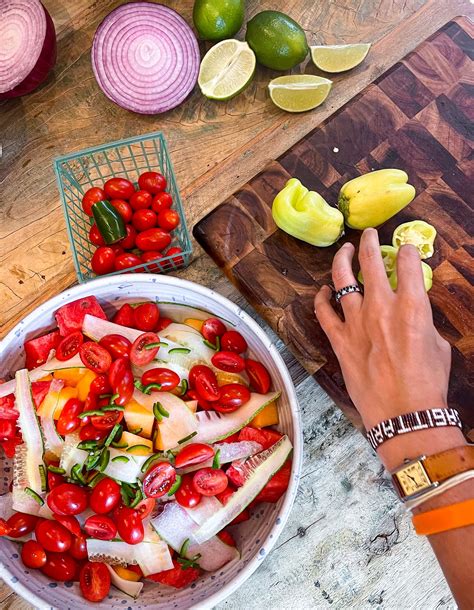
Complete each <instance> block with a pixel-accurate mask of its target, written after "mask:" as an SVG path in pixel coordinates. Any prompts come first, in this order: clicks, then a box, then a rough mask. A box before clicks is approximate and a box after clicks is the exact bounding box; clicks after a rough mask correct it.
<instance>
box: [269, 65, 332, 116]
mask: <svg viewBox="0 0 474 610" xmlns="http://www.w3.org/2000/svg"><path fill="white" fill-rule="evenodd" d="M331 86H332V81H330V80H328V79H327V78H322V77H321V76H314V75H313V74H292V75H290V76H279V77H278V78H274V79H273V80H272V81H270V83H269V84H268V90H269V92H270V97H271V98H272V102H273V103H274V104H276V105H277V106H278V108H281V109H282V110H286V111H287V112H305V111H306V110H312V109H313V108H316V107H317V106H319V105H320V104H322V103H323V102H324V100H325V99H326V98H327V96H328V94H329V92H330V91H331Z"/></svg>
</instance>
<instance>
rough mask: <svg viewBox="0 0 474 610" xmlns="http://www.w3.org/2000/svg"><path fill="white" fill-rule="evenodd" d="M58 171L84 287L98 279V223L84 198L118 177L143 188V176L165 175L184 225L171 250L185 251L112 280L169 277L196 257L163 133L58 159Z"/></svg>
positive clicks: (74, 250)
mask: <svg viewBox="0 0 474 610" xmlns="http://www.w3.org/2000/svg"><path fill="white" fill-rule="evenodd" d="M54 171H55V173H56V180H57V182H58V187H59V192H60V194H61V201H62V205H63V209H64V215H65V217H66V226H67V231H68V236H69V241H70V243H71V249H72V255H73V259H74V267H75V268H76V275H77V279H78V280H79V282H80V283H83V282H87V281H88V280H91V279H93V278H94V277H96V275H95V273H94V272H93V271H92V268H91V265H90V260H91V258H92V255H93V253H94V251H95V249H96V246H94V244H92V243H91V242H90V241H89V230H90V228H91V226H92V224H93V222H94V220H93V218H91V217H89V216H88V215H87V214H86V213H85V212H84V211H83V209H82V205H81V202H82V197H83V195H84V193H85V192H86V191H87V190H88V189H89V188H91V187H92V186H99V187H101V188H102V186H103V184H104V182H105V181H106V180H108V179H109V178H113V177H115V176H117V177H124V178H128V180H130V181H131V182H133V183H134V184H135V185H137V181H138V176H139V175H140V174H142V173H143V172H146V171H159V172H160V173H162V174H163V176H164V177H165V178H166V181H167V183H168V187H167V191H168V192H169V193H170V195H171V197H172V198H173V208H174V209H175V210H176V211H177V212H178V213H179V217H180V224H179V226H178V227H177V228H176V229H175V230H174V231H173V232H172V238H173V240H172V242H171V245H170V247H173V246H179V247H180V248H181V250H182V252H180V253H179V254H174V255H172V256H168V257H164V258H160V259H157V260H156V261H150V262H147V263H141V264H140V265H136V266H135V267H130V268H128V269H124V270H122V271H115V272H113V273H109V274H107V275H118V274H120V273H138V272H143V273H167V272H169V271H176V270H177V269H180V268H182V267H186V266H187V265H189V263H190V262H191V258H192V246H191V239H190V235H189V231H188V229H187V226H186V218H185V216H184V211H183V204H182V201H181V197H180V195H179V190H178V186H177V184H176V178H175V175H174V172H173V167H172V165H171V160H170V156H169V153H168V149H167V146H166V140H165V138H164V136H163V134H162V133H161V132H159V131H158V132H156V133H150V134H147V135H144V136H137V137H135V138H127V139H125V140H119V141H118V142H110V143H109V144H104V145H102V146H94V147H93V148H88V149H86V150H81V151H79V152H77V153H72V154H70V155H65V156H63V157H58V158H57V159H55V160H54Z"/></svg>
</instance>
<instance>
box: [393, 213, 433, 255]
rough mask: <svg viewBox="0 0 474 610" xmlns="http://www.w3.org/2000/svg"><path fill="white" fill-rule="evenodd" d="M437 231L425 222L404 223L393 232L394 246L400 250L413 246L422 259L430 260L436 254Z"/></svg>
mask: <svg viewBox="0 0 474 610" xmlns="http://www.w3.org/2000/svg"><path fill="white" fill-rule="evenodd" d="M435 237H436V229H435V228H434V227H433V225H430V224H428V223H427V222H425V221H424V220H412V221H411V222H404V223H403V224H401V225H400V226H398V227H397V228H396V229H395V231H394V232H393V237H392V245H393V246H394V247H395V248H399V247H400V246H403V245H405V244H412V245H413V246H416V248H418V252H419V253H420V256H421V258H423V259H425V258H430V256H433V252H434V240H435Z"/></svg>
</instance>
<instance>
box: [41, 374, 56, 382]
mask: <svg viewBox="0 0 474 610" xmlns="http://www.w3.org/2000/svg"><path fill="white" fill-rule="evenodd" d="M52 380H53V376H52V375H51V374H49V375H45V376H44V377H41V379H38V381H52Z"/></svg>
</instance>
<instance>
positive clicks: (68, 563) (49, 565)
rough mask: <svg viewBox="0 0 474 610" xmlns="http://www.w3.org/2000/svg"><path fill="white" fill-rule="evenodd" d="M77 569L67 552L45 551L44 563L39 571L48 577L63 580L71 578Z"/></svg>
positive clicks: (75, 563)
mask: <svg viewBox="0 0 474 610" xmlns="http://www.w3.org/2000/svg"><path fill="white" fill-rule="evenodd" d="M76 570H77V562H76V561H75V560H74V559H73V558H72V557H71V556H70V555H68V554H67V553H47V554H46V563H45V564H44V566H43V567H42V568H41V571H42V572H43V574H44V575H45V576H48V578H52V579H53V580H59V581H61V582H64V581H66V580H73V578H74V576H75V574H76Z"/></svg>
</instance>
